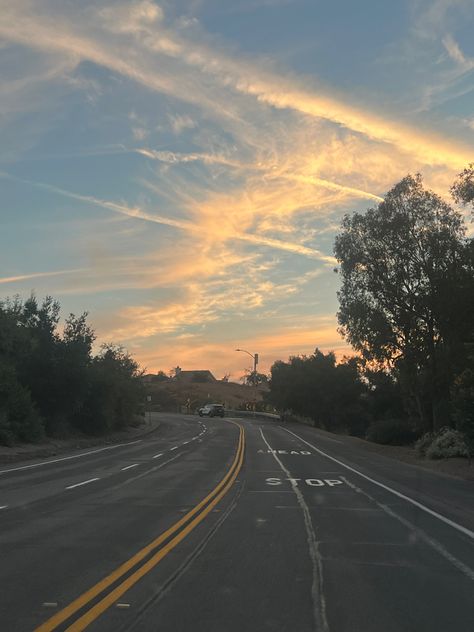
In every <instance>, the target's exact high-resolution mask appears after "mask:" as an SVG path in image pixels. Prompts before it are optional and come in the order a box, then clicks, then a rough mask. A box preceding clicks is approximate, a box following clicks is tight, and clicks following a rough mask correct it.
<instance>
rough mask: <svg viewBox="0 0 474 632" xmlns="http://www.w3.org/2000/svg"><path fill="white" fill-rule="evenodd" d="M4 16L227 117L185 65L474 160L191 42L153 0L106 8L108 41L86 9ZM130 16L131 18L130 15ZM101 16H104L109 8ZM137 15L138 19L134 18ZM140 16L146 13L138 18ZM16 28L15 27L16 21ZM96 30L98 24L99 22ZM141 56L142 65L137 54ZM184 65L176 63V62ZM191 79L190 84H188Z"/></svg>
mask: <svg viewBox="0 0 474 632" xmlns="http://www.w3.org/2000/svg"><path fill="white" fill-rule="evenodd" d="M2 5H3V11H4V20H3V21H2V23H1V24H0V35H2V36H3V37H4V38H6V39H9V40H11V41H17V42H21V43H22V44H24V45H27V46H31V47H37V48H40V49H44V50H48V51H57V52H58V53H59V52H63V53H67V54H68V55H72V56H79V57H80V58H83V59H89V60H91V61H93V62H95V63H97V64H100V65H102V66H105V67H107V68H110V69H111V70H113V71H115V72H118V73H120V74H123V75H126V76H127V77H129V78H131V79H133V80H135V81H137V82H139V83H142V84H144V85H145V86H147V87H148V88H150V89H152V90H157V91H159V92H164V93H167V94H172V95H173V96H175V97H178V98H180V99H182V100H184V101H187V102H191V103H192V102H194V103H197V104H199V105H200V106H202V107H205V108H206V109H208V110H210V111H211V112H213V114H216V113H218V114H219V115H220V116H229V115H231V116H235V110H234V112H232V109H231V108H230V107H229V104H228V103H225V102H224V103H223V101H222V98H219V97H218V92H217V91H216V90H215V89H213V88H209V89H208V88H207V87H206V85H205V84H204V83H203V82H201V83H200V84H197V82H196V80H195V78H193V77H192V74H189V73H187V74H186V72H185V69H186V68H188V69H189V70H191V69H196V68H197V69H198V70H199V71H200V72H201V73H202V74H203V75H208V76H212V77H213V78H214V79H215V80H216V81H218V82H219V84H221V85H222V86H225V87H226V88H227V89H228V88H231V89H232V90H234V91H236V92H237V93H240V94H244V95H247V96H250V97H253V98H254V99H256V100H257V101H258V102H260V103H265V104H267V105H269V106H271V107H274V108H278V109H291V110H294V111H296V112H299V113H301V114H304V115H308V116H311V117H315V118H318V119H324V120H328V121H331V122H332V123H336V124H338V125H342V126H343V127H345V128H348V129H350V130H353V131H356V132H358V133H360V134H363V135H364V136H366V137H367V138H370V139H373V140H377V141H379V142H383V143H388V144H390V145H394V146H396V147H397V148H398V149H399V150H401V151H404V152H408V153H410V154H412V155H414V156H416V157H417V158H418V159H419V160H422V161H423V162H425V163H428V164H433V165H440V164H441V165H447V166H449V167H452V168H455V169H458V168H459V167H462V166H463V165H464V164H465V163H466V162H468V160H469V159H470V157H471V152H470V150H469V148H468V147H465V146H463V145H462V144H461V143H455V142H452V141H450V140H448V139H445V138H443V137H442V136H439V135H438V134H436V133H435V132H433V133H429V134H428V133H422V132H420V131H418V130H416V129H413V128H410V127H409V126H406V125H403V124H401V123H399V122H396V121H394V120H386V119H384V118H383V117H382V116H379V115H377V114H375V113H372V112H369V111H368V110H361V109H360V108H357V107H354V106H351V105H349V104H348V103H347V102H344V101H342V100H338V99H337V98H335V97H334V96H332V95H331V94H330V93H328V92H324V91H322V90H317V91H316V90H311V89H308V88H307V87H305V86H304V85H303V83H302V82H301V81H300V80H296V79H295V78H293V77H291V76H287V77H284V76H283V77H282V76H278V75H277V74H276V73H274V72H273V71H271V70H266V68H265V67H264V65H263V64H259V63H258V60H253V61H252V63H250V62H247V61H242V60H237V59H235V58H231V57H229V56H228V55H226V54H225V53H224V52H223V51H218V50H215V49H212V48H210V47H209V46H205V45H203V44H200V43H197V42H194V41H192V40H186V39H184V38H183V35H182V33H181V32H180V33H176V32H174V31H173V30H171V29H169V28H165V27H164V26H163V23H162V20H161V19H159V15H158V14H159V13H160V11H158V10H157V13H156V15H155V9H154V8H153V7H156V5H154V4H153V3H150V2H148V1H145V2H139V3H133V4H131V5H130V4H127V5H123V7H124V8H123V11H122V10H117V9H115V8H114V10H113V11H112V10H111V9H110V10H109V9H107V10H105V11H106V13H105V18H104V19H103V22H102V26H103V28H105V29H107V31H108V33H109V41H107V38H104V37H103V36H102V37H100V38H99V37H98V36H97V37H94V35H95V34H97V35H98V32H97V25H96V24H94V23H93V13H91V12H89V13H87V12H82V13H79V14H77V13H76V15H71V16H70V21H68V20H67V19H62V20H61V23H59V22H60V20H59V18H58V17H56V18H55V19H54V20H53V19H52V18H51V16H49V17H44V15H43V14H41V15H39V14H36V13H33V11H32V10H31V7H30V6H29V5H28V4H25V3H24V2H21V1H19V2H18V3H15V6H14V7H13V6H12V5H11V3H9V2H6V1H5V0H3V2H2V3H1V4H0V6H2ZM125 14H126V15H127V16H129V17H127V18H125V17H124V15H125ZM100 15H102V16H104V10H102V11H101V13H100ZM130 16H131V17H130ZM136 16H139V17H136ZM13 25H15V26H13ZM92 26H94V27H95V28H94V29H92V28H91V27H92ZM86 33H87V35H86ZM124 35H127V36H131V37H135V38H136V42H135V45H136V47H137V48H135V54H134V55H133V56H132V55H127V54H126V47H127V46H129V44H128V43H126V42H122V45H125V48H123V53H124V54H122V55H121V56H120V57H119V56H117V55H116V54H115V51H114V48H115V46H116V45H117V44H118V43H119V42H118V41H117V40H111V39H110V38H123V37H124ZM137 53H139V59H140V63H139V64H138V63H137V62H136V61H135V60H136V59H137ZM150 54H152V55H155V56H156V55H161V56H164V57H167V58H169V59H170V60H172V61H173V62H177V61H178V62H179V63H181V72H180V77H179V79H178V80H176V77H173V75H172V74H171V72H170V70H171V68H170V69H166V68H162V70H161V72H157V71H156V70H154V69H153V67H154V64H151V63H150V58H149V55H150ZM172 68H173V69H176V67H175V66H172ZM184 78H186V79H188V80H189V82H188V83H186V82H185V81H183V79H184Z"/></svg>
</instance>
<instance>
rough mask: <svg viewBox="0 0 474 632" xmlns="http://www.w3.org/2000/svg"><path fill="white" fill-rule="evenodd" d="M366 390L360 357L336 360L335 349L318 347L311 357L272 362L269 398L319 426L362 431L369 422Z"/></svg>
mask: <svg viewBox="0 0 474 632" xmlns="http://www.w3.org/2000/svg"><path fill="white" fill-rule="evenodd" d="M365 391H366V387H365V386H364V384H363V383H362V381H361V379H360V374H359V360H358V359H357V358H345V359H344V361H343V362H341V363H340V364H337V363H336V356H335V355H334V353H332V352H330V353H327V354H324V353H323V352H322V351H320V350H319V349H316V350H315V352H314V354H313V355H311V356H309V357H308V356H296V357H292V358H290V359H289V360H288V362H282V361H281V360H280V361H277V362H275V363H274V364H273V366H272V368H271V379H270V393H269V395H268V400H269V401H270V402H271V403H272V404H273V405H274V406H275V407H276V408H278V409H279V410H282V411H285V410H290V411H292V412H293V413H295V414H297V415H302V416H304V417H309V418H310V419H312V420H313V421H314V424H315V425H316V426H320V427H322V428H326V429H328V430H333V431H334V430H335V431H346V432H349V433H350V434H359V435H361V434H363V433H364V430H365V427H366V425H367V419H366V414H365V411H364V403H363V399H362V396H363V394H364V393H365Z"/></svg>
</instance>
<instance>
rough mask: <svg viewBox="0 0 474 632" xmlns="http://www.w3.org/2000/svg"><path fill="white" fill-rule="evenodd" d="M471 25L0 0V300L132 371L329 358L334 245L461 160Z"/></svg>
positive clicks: (351, 7) (473, 96)
mask: <svg viewBox="0 0 474 632" xmlns="http://www.w3.org/2000/svg"><path fill="white" fill-rule="evenodd" d="M473 31H474V0H397V2H388V1H387V2H383V1H382V2H381V1H380V0H357V1H356V0H331V2H329V1H328V0H325V1H323V0H232V1H230V0H228V1H227V0H187V1H185V0H164V1H162V2H158V1H157V2H155V1H154V0H134V1H132V0H119V1H117V2H116V1H112V0H103V1H102V0H81V2H74V0H31V1H30V0H15V1H14V2H11V0H0V187H1V198H0V199H1V202H0V220H1V221H0V299H1V298H4V297H6V296H13V295H15V294H19V295H20V296H22V297H24V298H26V297H27V296H29V295H30V293H31V292H32V291H33V292H34V293H35V294H36V295H37V296H38V298H41V297H44V296H45V295H49V294H50V295H53V296H54V297H55V298H57V299H58V300H59V301H60V302H61V305H62V313H63V315H67V314H68V313H70V312H72V313H76V314H79V313H82V312H83V311H88V312H89V321H90V323H91V324H92V326H93V327H94V328H95V330H96V332H97V335H98V341H99V342H105V341H113V342H116V343H120V344H122V345H124V346H125V347H126V348H127V349H128V350H129V352H130V353H132V355H133V356H134V357H135V358H136V359H137V360H138V361H139V362H140V364H141V365H142V366H143V367H144V368H146V370H147V372H156V371H158V370H164V371H166V372H168V371H169V370H170V369H171V368H172V367H175V366H176V365H179V366H181V367H182V368H183V369H210V370H212V371H213V372H214V374H215V375H216V377H222V376H224V375H229V374H230V376H231V377H230V379H231V380H235V381H237V380H238V379H239V377H240V376H241V375H242V374H243V371H244V369H245V368H249V367H250V366H251V364H252V361H251V358H250V357H249V356H246V355H245V354H242V353H238V352H236V351H235V349H236V348H243V349H246V350H248V351H249V352H250V353H259V356H260V366H259V369H260V370H262V371H263V372H267V371H268V370H269V369H270V366H271V364H272V363H273V362H274V361H275V360H277V359H283V360H286V359H287V358H288V357H289V356H291V355H298V354H310V353H312V352H313V351H314V349H315V348H316V347H319V348H320V349H322V350H324V351H329V350H334V351H335V352H336V353H337V354H338V357H342V355H343V354H345V353H350V349H349V347H348V345H347V344H346V343H345V341H344V340H343V339H342V338H341V337H340V335H339V334H338V332H337V318H336V312H337V308H338V301H337V290H338V286H339V277H338V275H337V274H336V273H335V272H334V268H335V264H336V262H335V260H334V257H333V243H334V237H335V235H336V234H337V232H338V230H339V226H340V222H341V219H342V217H343V216H344V214H345V213H351V212H353V211H364V210H365V209H367V208H369V207H371V206H374V205H376V204H377V203H378V201H379V200H380V199H381V196H383V195H384V194H385V193H386V192H387V191H388V190H389V189H390V188H391V187H392V186H393V185H394V184H395V183H396V182H397V181H398V180H400V179H401V178H402V177H404V176H405V175H406V174H407V173H415V172H421V173H422V174H423V176H424V179H425V182H426V184H427V185H428V186H429V187H431V188H432V189H433V190H435V191H436V192H438V193H440V194H441V195H443V196H446V195H447V192H448V191H449V186H450V184H451V183H452V181H453V180H454V178H455V176H456V174H457V173H459V172H460V171H461V170H462V168H464V167H465V166H467V164H468V163H469V162H472V161H474V38H473V37H472V33H473ZM469 231H470V233H471V234H472V226H469Z"/></svg>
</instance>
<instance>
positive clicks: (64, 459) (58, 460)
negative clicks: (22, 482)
mask: <svg viewBox="0 0 474 632" xmlns="http://www.w3.org/2000/svg"><path fill="white" fill-rule="evenodd" d="M135 443H141V439H137V440H136V441H129V442H128V443H117V444H115V445H108V446H107V447H105V448H99V449H98V450H90V451H89V452H81V454H73V455H71V456H63V457H61V458H60V459H52V460H50V461H42V462H41V463H33V464H32V465H22V466H21V467H12V468H10V469H9V470H0V474H6V473H8V472H19V471H20V470H30V469H32V468H33V467H41V466H42V465H49V464H50V463H59V462H60V461H69V460H70V459H79V458H81V457H82V456H89V454H97V453H98V452H104V450H114V449H115V448H122V447H123V446H126V445H134V444H135Z"/></svg>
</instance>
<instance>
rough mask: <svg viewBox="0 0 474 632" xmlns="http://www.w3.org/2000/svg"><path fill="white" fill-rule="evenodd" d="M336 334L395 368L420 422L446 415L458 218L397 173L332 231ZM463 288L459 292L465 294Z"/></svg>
mask: <svg viewBox="0 0 474 632" xmlns="http://www.w3.org/2000/svg"><path fill="white" fill-rule="evenodd" d="M335 254H336V257H337V259H338V261H339V262H340V271H341V275H342V287H341V289H340V291H339V293H338V297H339V302H340V309H339V312H338V319H339V323H340V325H341V329H340V330H341V332H342V334H343V335H344V336H345V337H346V338H347V339H348V340H349V342H350V343H351V344H352V345H353V347H354V348H355V349H356V350H358V351H359V352H360V353H361V354H362V356H363V357H364V358H366V359H367V360H369V361H371V362H375V363H378V364H379V365H380V366H385V367H388V368H389V369H392V370H395V371H396V372H397V373H398V375H399V381H400V384H401V385H402V386H403V387H404V393H405V400H406V405H407V408H408V409H409V412H413V413H415V414H417V415H418V417H419V418H420V421H421V424H422V425H423V426H424V427H425V429H426V430H432V429H437V428H439V427H440V426H441V425H444V424H446V423H448V422H449V397H450V396H449V389H450V386H451V383H452V379H453V375H454V372H455V366H456V363H457V362H459V361H460V358H461V356H462V344H463V340H464V339H465V337H466V336H467V335H468V333H467V332H468V330H469V328H470V326H471V325H470V323H471V322H472V320H471V319H472V316H473V311H472V308H473V306H472V297H469V292H468V289H469V288H470V287H472V275H471V271H470V264H469V244H468V243H467V241H466V240H465V227H464V223H463V220H462V217H461V215H460V214H459V213H457V212H456V211H455V210H453V209H452V208H451V207H450V206H449V205H448V204H446V203H445V202H444V201H443V200H442V199H441V198H440V197H439V196H437V195H436V194H434V193H433V192H432V191H428V190H426V189H425V188H424V187H423V183H422V178H421V176H420V175H416V176H407V177H406V178H404V179H403V180H402V181H401V182H399V183H398V184H397V185H396V186H395V187H394V188H393V189H392V190H391V191H389V192H388V193H387V195H386V196H385V199H384V200H383V202H381V203H380V204H379V205H378V206H377V207H376V208H370V209H368V210H367V212H366V213H365V214H361V213H355V214H353V215H352V216H348V215H346V216H345V217H344V219H343V222H342V231H341V233H340V234H339V235H338V236H337V237H336V242H335ZM466 292H467V293H466Z"/></svg>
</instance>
